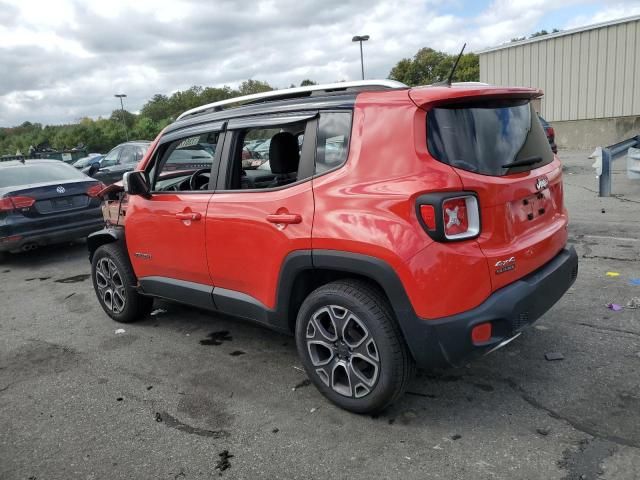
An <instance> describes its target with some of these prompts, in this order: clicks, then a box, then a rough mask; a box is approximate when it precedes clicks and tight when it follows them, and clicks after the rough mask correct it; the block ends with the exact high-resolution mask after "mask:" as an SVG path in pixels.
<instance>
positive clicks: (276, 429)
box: [271, 428, 280, 433]
mask: <svg viewBox="0 0 640 480" xmlns="http://www.w3.org/2000/svg"><path fill="white" fill-rule="evenodd" d="M279 431H280V429H279V428H274V429H273V430H271V433H278V432H279Z"/></svg>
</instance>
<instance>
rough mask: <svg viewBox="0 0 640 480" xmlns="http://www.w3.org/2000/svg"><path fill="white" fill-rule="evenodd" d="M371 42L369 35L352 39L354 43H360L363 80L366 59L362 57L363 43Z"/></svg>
mask: <svg viewBox="0 0 640 480" xmlns="http://www.w3.org/2000/svg"><path fill="white" fill-rule="evenodd" d="M367 40H369V35H356V36H355V37H353V38H352V39H351V41H352V42H360V69H361V70H362V80H364V57H363V55H362V42H366V41H367Z"/></svg>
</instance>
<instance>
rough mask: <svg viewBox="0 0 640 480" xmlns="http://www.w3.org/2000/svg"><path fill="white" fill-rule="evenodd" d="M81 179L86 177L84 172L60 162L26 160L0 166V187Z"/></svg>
mask: <svg viewBox="0 0 640 480" xmlns="http://www.w3.org/2000/svg"><path fill="white" fill-rule="evenodd" d="M83 179H87V176H86V175H85V174H83V173H81V172H79V171H78V170H76V169H75V168H73V167H72V166H70V165H67V164H66V163H62V162H60V163H57V162H51V163H49V162H47V163H38V164H31V165H29V161H28V160H27V163H26V164H25V165H16V166H15V167H4V168H2V167H0V188H4V187H17V186H21V185H30V184H33V183H48V182H60V181H67V180H83Z"/></svg>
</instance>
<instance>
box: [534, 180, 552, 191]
mask: <svg viewBox="0 0 640 480" xmlns="http://www.w3.org/2000/svg"><path fill="white" fill-rule="evenodd" d="M548 186H549V179H548V178H547V177H540V178H539V179H538V181H537V182H536V190H544V189H545V188H547V187H548Z"/></svg>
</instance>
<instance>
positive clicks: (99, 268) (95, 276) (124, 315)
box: [91, 243, 153, 323]
mask: <svg viewBox="0 0 640 480" xmlns="http://www.w3.org/2000/svg"><path fill="white" fill-rule="evenodd" d="M91 278H92V281H93V289H94V290H95V292H96V296H97V297H98V301H99V302H100V306H101V307H102V309H103V310H104V311H105V313H106V314H107V315H109V316H110V317H111V318H112V319H114V320H115V321H116V322H121V323H130V322H134V321H136V320H138V319H140V318H142V317H144V316H145V315H147V314H148V313H149V312H150V311H151V308H152V306H153V298H151V297H145V296H143V295H140V294H139V293H138V292H137V291H136V285H137V281H136V277H135V274H134V273H133V268H132V267H131V263H130V262H129V258H128V257H127V256H126V254H125V252H123V250H122V249H121V248H120V247H119V246H118V245H117V244H115V243H108V244H106V245H102V246H101V247H99V248H98V249H97V250H96V251H95V253H94V254H93V260H92V261H91Z"/></svg>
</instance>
